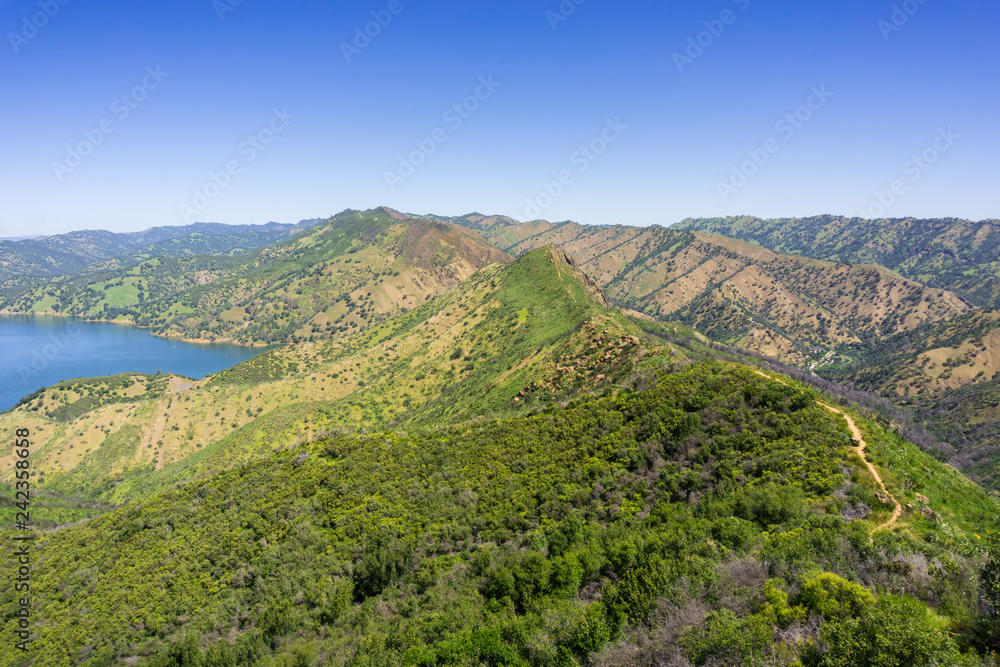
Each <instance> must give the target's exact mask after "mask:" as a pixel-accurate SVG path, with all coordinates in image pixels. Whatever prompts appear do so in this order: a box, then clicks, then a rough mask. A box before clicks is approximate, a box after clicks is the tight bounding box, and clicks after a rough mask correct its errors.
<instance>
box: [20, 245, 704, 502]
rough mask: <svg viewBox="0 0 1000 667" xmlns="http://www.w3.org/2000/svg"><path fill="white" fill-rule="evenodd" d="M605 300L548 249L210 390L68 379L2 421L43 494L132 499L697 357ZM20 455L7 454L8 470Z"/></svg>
mask: <svg viewBox="0 0 1000 667" xmlns="http://www.w3.org/2000/svg"><path fill="white" fill-rule="evenodd" d="M603 299H604V298H603V294H602V292H600V290H599V288H597V287H596V286H595V285H594V284H593V282H592V281H590V279H589V278H587V276H586V275H585V274H583V273H582V272H581V271H580V270H579V269H578V268H577V267H575V266H574V265H573V264H572V263H571V261H570V260H569V259H568V258H566V257H565V256H564V255H563V254H562V253H560V252H558V251H555V250H554V249H552V248H546V249H540V250H537V251H533V252H530V253H527V254H525V255H524V256H522V257H521V258H520V259H519V260H518V261H517V262H515V263H513V264H511V265H505V264H502V263H501V264H493V265H490V266H488V267H486V268H485V269H483V270H481V271H479V272H478V273H476V274H475V275H474V276H473V277H471V278H470V279H468V280H466V281H465V282H464V283H462V284H461V285H460V286H459V287H457V288H456V289H454V290H452V291H451V292H449V293H447V294H445V295H443V296H442V297H439V298H438V299H435V300H432V301H430V302H428V303H426V304H425V305H423V306H421V307H419V308H417V309H416V310H414V311H411V312H409V313H406V314H404V315H401V316H398V317H396V318H393V319H391V320H388V321H386V322H384V323H383V324H381V325H379V326H376V327H373V328H371V329H369V330H368V331H366V332H362V333H359V334H355V335H353V336H348V337H345V338H341V339H338V340H334V341H326V342H316V343H305V344H300V345H296V346H289V347H283V348H279V349H275V350H272V351H269V352H265V353H263V354H261V355H258V356H257V357H254V358H253V359H251V360H249V361H246V362H244V363H243V364H240V365H238V366H236V367H234V368H232V369H230V370H227V371H224V372H222V373H219V374H217V375H214V376H209V377H208V378H206V379H204V380H202V381H200V382H190V381H185V380H184V379H182V378H170V377H166V376H139V375H126V376H119V377H117V378H98V379H94V380H72V381H68V382H64V383H61V384H59V385H56V386H54V387H50V388H48V389H46V390H44V391H42V392H38V393H36V394H35V395H32V396H30V397H26V398H25V399H24V400H23V401H22V403H21V404H20V405H19V406H18V407H17V408H15V409H14V410H12V411H10V412H7V413H4V414H2V415H0V429H6V428H22V427H28V428H30V429H31V430H32V432H33V433H35V434H36V437H37V440H38V446H37V448H36V450H35V451H34V453H33V456H34V461H35V463H34V465H35V469H36V470H37V471H38V472H39V474H41V475H42V476H43V477H42V479H43V480H44V484H43V487H44V488H46V489H48V490H52V491H58V492H60V493H65V494H69V495H76V496H82V497H84V498H87V499H93V500H101V501H104V502H112V503H120V502H123V501H124V500H126V499H128V498H131V497H135V496H136V495H137V494H138V495H148V494H149V493H153V492H156V491H158V490H162V489H164V488H168V487H169V486H170V485H172V484H176V483H178V482H182V481H187V480H189V479H191V478H193V477H195V476H198V475H202V474H208V473H211V472H215V471H218V470H220V469H224V468H227V467H230V466H232V465H234V464H235V463H239V462H242V461H247V460H251V459H253V458H255V457H259V456H262V455H265V454H268V453H270V452H272V451H274V450H275V449H281V448H284V447H288V446H290V445H292V444H295V443H298V442H303V441H308V440H310V439H313V438H315V437H317V436H318V435H319V434H322V433H324V432H327V431H329V430H331V429H341V430H347V431H349V432H356V431H357V430H359V429H361V428H389V427H392V426H397V425H400V426H401V425H404V424H443V423H452V422H458V421H463V420H467V419H472V418H475V417H478V416H481V415H491V416H500V415H503V414H517V413H519V412H523V411H525V410H529V409H532V408H533V407H535V406H537V405H540V404H543V403H548V402H551V401H553V400H558V399H568V398H572V397H574V396H578V395H580V394H581V393H586V392H592V391H596V392H600V391H602V390H604V388H606V387H610V386H614V385H615V384H617V383H620V382H622V381H623V380H624V379H627V378H628V377H629V376H630V375H631V374H632V373H633V372H635V371H637V370H639V369H641V368H644V367H652V366H655V365H657V364H662V363H665V362H667V361H669V360H670V359H671V357H672V356H673V357H680V356H682V355H685V354H686V353H685V352H684V351H682V350H681V349H680V348H677V347H676V346H674V347H671V346H670V345H669V344H666V343H664V342H663V341H662V340H661V339H660V338H657V337H654V336H651V335H650V334H647V333H646V332H645V329H649V330H651V331H654V332H659V333H663V332H664V330H665V329H664V327H662V326H660V325H656V324H654V323H650V322H643V321H639V320H633V319H632V318H629V317H627V316H624V315H621V314H620V313H618V312H617V311H615V310H613V309H612V308H609V307H608V306H607V305H605V304H604V303H602V302H603ZM674 330H677V327H674ZM12 456H13V454H12V453H8V452H4V453H3V455H2V456H0V467H2V469H3V470H5V471H12V470H13V459H12V458H11V457H12ZM10 476H12V473H11V475H10Z"/></svg>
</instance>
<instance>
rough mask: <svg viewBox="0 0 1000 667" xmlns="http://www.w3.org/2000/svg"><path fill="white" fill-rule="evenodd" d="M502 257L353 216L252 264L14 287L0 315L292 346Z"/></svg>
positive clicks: (344, 328) (427, 293) (403, 304)
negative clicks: (56, 317)
mask: <svg viewBox="0 0 1000 667" xmlns="http://www.w3.org/2000/svg"><path fill="white" fill-rule="evenodd" d="M188 241H189V240H188ZM188 241H185V242H188ZM167 245H169V242H167ZM158 247H162V245H161V246H158ZM497 261H510V258H509V257H507V256H506V255H505V254H504V253H502V252H500V251H498V250H497V249H496V248H494V247H493V246H492V245H490V244H487V243H485V242H484V241H483V240H482V239H481V238H479V237H478V236H477V235H476V234H474V233H472V232H469V231H468V230H466V229H464V228H461V227H456V226H450V225H446V224H441V223H433V222H426V221H419V220H407V219H405V218H403V217H402V216H400V215H398V214H396V213H395V212H394V211H388V210H373V211H368V212H363V213H362V212H356V211H346V212H344V213H342V214H340V215H338V216H335V217H333V218H331V219H330V220H328V221H327V222H325V223H323V224H321V225H317V226H314V227H312V228H311V229H309V230H308V231H306V232H303V233H300V234H298V235H297V236H295V237H294V238H291V239H288V240H285V241H282V242H279V243H277V244H273V245H270V246H268V247H266V248H263V249H260V250H256V251H254V252H252V253H249V254H246V255H242V256H236V257H233V256H219V255H207V256H184V257H180V258H175V257H163V256H158V257H152V258H150V259H146V260H144V261H141V262H140V263H138V264H136V265H134V266H128V267H127V268H115V267H114V266H109V267H107V268H105V269H103V270H100V271H96V272H88V273H85V274H77V275H72V276H66V277H62V278H57V279H55V280H53V281H51V282H48V283H46V284H43V285H39V286H37V287H33V288H31V289H28V290H26V291H25V290H9V291H8V292H7V293H6V294H5V295H4V294H0V309H3V310H6V311H9V312H28V313H31V312H49V311H54V312H57V313H61V314H67V315H69V314H72V315H78V316H81V317H86V318H95V319H109V320H118V321H125V322H131V323H134V324H137V325H139V326H142V327H147V328H149V329H150V330H151V331H152V332H153V333H155V334H158V335H163V336H175V337H182V338H186V339H189V340H205V341H219V340H231V341H234V342H237V343H240V344H245V345H259V344H271V343H287V342H293V341H302V340H316V339H321V338H330V337H335V336H338V335H344V334H346V333H348V332H350V331H354V330H363V329H365V328H367V327H369V326H372V325H373V324H375V323H377V322H379V321H382V320H384V319H385V318H387V317H390V316H392V315H395V314H399V313H403V312H406V311H408V310H412V309H413V308H416V307H417V306H418V305H420V304H421V303H423V302H424V301H425V300H427V299H429V298H432V297H433V296H437V295H439V294H443V293H444V292H446V291H448V290H449V289H452V288H453V287H455V286H456V285H457V284H458V283H459V282H460V281H461V280H463V279H465V278H467V277H468V276H470V275H472V274H473V273H474V272H475V271H477V270H478V269H480V268H482V267H484V266H486V265H487V264H490V263H492V262H497ZM119 263H120V262H119Z"/></svg>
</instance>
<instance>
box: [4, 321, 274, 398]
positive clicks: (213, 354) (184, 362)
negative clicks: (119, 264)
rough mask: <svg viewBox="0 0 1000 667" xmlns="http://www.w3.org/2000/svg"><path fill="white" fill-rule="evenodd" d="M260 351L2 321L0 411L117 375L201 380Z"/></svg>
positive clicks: (99, 325)
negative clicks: (77, 382) (64, 384)
mask: <svg viewBox="0 0 1000 667" xmlns="http://www.w3.org/2000/svg"><path fill="white" fill-rule="evenodd" d="M263 351H264V348H249V347H241V346H239V345H231V344H228V343H213V344H211V345H203V344H196V343H182V342H180V341H176V340H164V339H163V338H157V337H156V336H153V335H150V333H149V332H147V331H146V330H144V329H138V328H135V327H129V326H122V325H118V324H109V323H107V322H83V321H80V320H75V319H71V318H65V317H50V316H44V315H0V360H2V361H0V411H2V410H8V409H10V408H11V407H13V406H14V405H16V404H17V402H18V400H20V399H21V397H23V396H27V395H28V394H30V393H31V392H33V391H35V390H36V389H38V388H39V387H49V386H52V385H54V384H56V383H58V382H61V381H63V380H71V379H73V378H79V377H96V376H100V375H114V374H115V373H128V372H140V373H155V372H157V371H163V372H164V373H174V374H177V375H184V376H187V377H191V378H195V379H201V378H203V377H205V376H206V375H208V374H210V373H217V372H219V371H221V370H224V369H226V368H230V367H231V366H235V365H236V364H238V363H240V362H242V361H245V360H247V359H249V358H250V357H253V356H256V355H258V354H260V353H261V352H263Z"/></svg>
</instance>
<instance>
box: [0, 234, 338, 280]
mask: <svg viewBox="0 0 1000 667" xmlns="http://www.w3.org/2000/svg"><path fill="white" fill-rule="evenodd" d="M320 222H321V220H303V221H302V222H300V223H298V224H296V225H282V224H278V223H276V222H271V223H268V224H266V225H222V224H218V223H206V222H197V223H194V224H191V225H185V226H183V227H152V228H150V229H147V230H146V231H143V232H132V233H126V234H118V233H115V232H108V231H103V230H86V231H78V232H71V233H69V234H58V235H55V236H41V237H34V238H28V239H24V240H19V241H14V240H3V239H0V284H3V283H5V282H6V281H7V280H9V279H18V280H16V281H15V282H23V279H24V278H25V277H53V276H59V275H66V274H70V273H75V272H77V271H82V270H85V269H87V268H88V267H90V266H91V265H93V264H99V263H101V262H106V261H108V260H112V259H115V258H136V257H139V258H141V257H143V256H146V257H160V256H169V257H182V256H185V255H191V254H208V253H212V254H232V253H239V252H246V251H248V250H250V249H253V248H260V247H263V246H265V245H270V244H271V243H275V242H276V241H278V240H280V239H283V238H288V237H289V236H292V235H294V234H296V233H298V232H299V231H302V230H304V229H308V228H309V227H311V226H313V225H316V224H318V223H320Z"/></svg>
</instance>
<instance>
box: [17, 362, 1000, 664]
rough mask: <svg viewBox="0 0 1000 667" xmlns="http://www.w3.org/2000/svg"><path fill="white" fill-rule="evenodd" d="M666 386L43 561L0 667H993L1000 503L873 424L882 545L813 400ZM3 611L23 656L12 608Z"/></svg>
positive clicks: (345, 471) (137, 510)
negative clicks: (990, 607)
mask: <svg viewBox="0 0 1000 667" xmlns="http://www.w3.org/2000/svg"><path fill="white" fill-rule="evenodd" d="M642 384H643V385H645V386H646V387H647V388H645V389H642V390H638V391H625V392H618V393H615V394H612V395H608V396H605V397H602V398H584V399H582V400H576V401H572V402H571V403H570V404H568V405H566V406H565V407H558V406H552V407H550V408H548V409H545V410H543V411H541V412H540V413H538V414H534V415H530V416H521V417H513V418H510V419H507V420H493V419H487V420H485V421H474V422H471V423H464V424H456V425H454V426H452V427H449V428H409V429H407V430H405V431H403V430H393V431H384V432H377V433H372V434H370V435H367V436H348V435H341V436H332V437H329V438H325V439H322V440H320V441H318V442H315V443H313V444H310V445H304V446H302V447H299V448H295V449H292V450H290V451H286V452H282V453H278V454H276V455H273V456H271V457H268V458H265V459H262V460H258V461H255V462H252V463H250V464H248V465H246V466H244V467H241V468H238V469H234V470H229V471H224V472H221V473H218V474H216V475H214V476H212V477H211V478H208V479H205V480H202V481H199V482H196V483H192V484H187V485H184V486H182V487H180V488H178V489H176V490H172V491H169V492H167V493H163V494H160V495H156V496H154V497H151V498H148V499H145V500H143V501H141V502H134V503H130V504H129V505H127V506H125V507H122V508H120V509H118V510H115V511H113V512H111V513H109V514H106V515H104V516H102V517H100V518H97V519H94V520H92V521H90V522H89V523H86V524H83V525H78V526H73V527H69V528H66V529H64V530H61V531H58V532H55V533H51V534H48V535H45V536H43V537H41V539H39V540H38V541H37V542H36V543H35V544H34V545H33V554H34V555H33V560H32V563H33V565H32V567H33V575H32V591H31V593H32V595H31V603H30V608H31V619H32V621H31V622H32V624H33V626H32V627H33V628H34V641H33V642H32V644H31V646H32V649H31V651H30V652H29V653H21V652H19V651H15V650H5V651H3V652H2V653H0V665H5V666H7V665H9V666H15V665H16V666H18V667H20V666H22V665H28V664H32V665H36V666H39V667H41V666H48V665H78V664H86V665H90V666H92V667H96V666H98V665H101V666H106V665H112V664H121V665H139V666H144V665H157V666H161V665H162V666H168V665H169V666H174V665H200V666H208V665H212V666H215V665H286V664H287V665H315V664H324V665H553V664H556V665H563V664H565V665H574V664H577V665H583V664H594V665H623V664H628V665H661V664H673V665H691V664H697V665H720V664H724V665H736V664H748V665H749V664H788V665H790V664H800V663H804V664H807V665H876V664H877V665H907V667H917V666H919V665H931V664H949V665H952V664H959V663H961V664H983V662H982V659H981V658H980V657H979V654H978V653H976V650H977V649H978V650H984V648H985V647H987V646H988V644H989V641H990V637H991V635H990V631H991V629H990V627H989V625H988V620H989V619H988V617H986V616H983V615H981V614H978V612H977V607H976V599H977V596H978V595H979V594H980V590H979V586H978V584H979V580H980V578H982V579H983V581H986V582H989V581H992V580H991V579H990V578H989V577H990V572H991V570H990V566H989V565H988V564H987V563H986V560H985V556H984V553H983V551H982V550H981V549H980V548H979V547H980V546H981V545H982V544H983V540H982V539H981V538H986V542H987V543H989V542H990V539H991V537H990V536H992V535H995V534H996V532H997V530H1000V523H998V521H997V511H998V506H997V504H996V502H995V501H993V500H991V499H990V498H989V497H988V496H986V495H985V494H984V493H982V491H980V490H979V489H978V488H976V487H975V486H974V485H972V484H971V483H969V482H968V481H966V480H964V479H963V478H962V477H961V476H960V475H957V474H956V473H954V471H950V470H948V469H947V468H946V467H945V466H943V465H941V464H939V463H937V462H935V461H933V460H932V459H929V458H928V457H926V456H924V455H922V454H920V453H919V452H917V451H916V450H915V448H913V447H912V446H911V445H909V444H908V443H905V442H903V441H901V440H899V439H898V438H895V437H894V436H892V434H888V433H883V432H881V431H880V430H878V429H877V428H876V427H874V426H872V425H869V424H865V423H864V422H862V427H863V429H864V437H865V438H866V439H867V440H868V441H869V442H870V443H872V444H871V447H872V456H873V457H874V459H875V460H876V462H877V463H878V464H879V465H880V467H881V469H882V471H883V476H884V477H885V478H886V484H887V487H888V490H889V492H890V493H891V494H893V495H894V497H896V498H898V499H900V500H901V501H902V502H904V503H906V505H907V511H906V512H905V513H904V515H903V517H902V520H901V521H900V522H899V523H898V524H896V527H895V528H894V529H893V530H891V531H890V530H886V531H879V532H876V533H875V534H874V536H873V538H874V540H873V541H871V540H870V538H869V533H870V532H871V531H872V529H873V528H874V527H875V526H877V525H880V524H881V523H882V522H883V521H884V519H885V518H886V517H887V516H888V515H889V512H890V506H889V505H888V504H884V503H883V502H881V501H880V499H879V498H877V497H876V495H875V490H876V487H875V486H874V484H873V481H872V478H871V477H870V475H869V474H868V473H867V471H866V469H865V468H864V466H863V464H862V463H861V461H860V460H859V459H857V458H856V457H854V456H853V455H851V454H850V449H849V446H850V440H849V435H848V432H847V429H846V426H845V423H844V421H843V419H842V418H841V417H839V416H837V415H834V414H833V413H831V412H830V411H828V410H826V409H825V408H822V407H820V406H818V405H817V404H816V403H815V402H814V401H815V399H816V398H817V396H816V395H815V394H814V393H813V392H812V391H811V390H803V389H800V388H797V387H794V386H788V385H785V384H779V383H777V382H774V381H772V380H770V379H767V378H764V377H761V376H759V375H757V374H755V373H753V372H751V371H750V370H748V369H745V368H741V367H737V366H733V365H728V364H718V363H715V364H699V365H695V366H691V367H689V368H686V369H684V370H681V371H679V372H675V373H673V374H667V375H661V376H651V377H649V378H648V379H646V380H642ZM4 537H5V539H6V538H9V536H6V535H5V536H4ZM994 548H996V545H995V543H994ZM2 558H3V559H4V562H3V563H2V567H4V568H5V569H6V570H7V571H10V570H11V569H12V568H14V567H15V566H16V559H15V557H14V556H13V554H12V553H11V552H10V551H8V550H5V551H4V553H3V556H2ZM996 559H1000V550H998V551H995V552H994V561H993V562H994V563H995V564H996V566H997V567H1000V560H996ZM998 601H1000V600H998ZM0 608H2V609H3V616H2V619H3V620H2V624H3V625H2V628H0V641H2V642H3V644H4V645H5V646H13V645H14V644H15V643H16V641H18V640H17V638H16V636H15V635H14V631H15V629H16V627H17V623H18V619H17V618H16V616H15V612H16V611H17V609H18V608H19V607H18V600H17V595H16V594H15V592H14V591H13V588H12V584H11V583H9V582H8V581H6V580H5V581H2V582H0Z"/></svg>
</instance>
